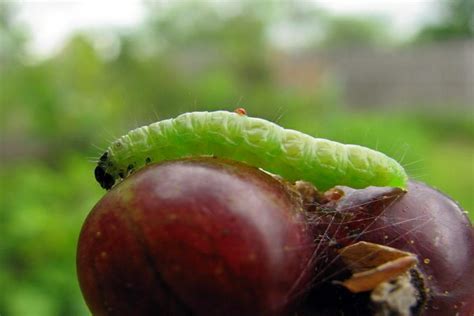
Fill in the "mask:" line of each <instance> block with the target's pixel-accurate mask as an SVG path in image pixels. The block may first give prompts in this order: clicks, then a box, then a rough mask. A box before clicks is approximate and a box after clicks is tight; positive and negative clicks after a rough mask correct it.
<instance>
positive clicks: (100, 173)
mask: <svg viewBox="0 0 474 316" xmlns="http://www.w3.org/2000/svg"><path fill="white" fill-rule="evenodd" d="M108 166H109V159H108V153H107V152H105V153H104V154H103V155H102V156H101V157H100V159H99V163H98V164H97V167H95V170H94V175H95V179H96V180H97V182H99V184H100V186H101V187H103V188H104V189H106V190H109V189H111V188H112V187H113V186H114V184H115V178H114V176H112V175H111V174H110V173H108V172H107V167H108Z"/></svg>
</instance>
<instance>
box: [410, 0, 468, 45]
mask: <svg viewBox="0 0 474 316" xmlns="http://www.w3.org/2000/svg"><path fill="white" fill-rule="evenodd" d="M439 11H440V12H439V14H440V20H439V21H438V22H437V23H435V24H430V25H427V26H425V27H424V28H422V29H421V30H420V32H419V33H418V34H417V36H416V37H415V39H416V40H417V41H419V42H431V41H443V40H450V39H468V38H470V39H473V38H474V1H472V0H442V1H441V2H440V4H439Z"/></svg>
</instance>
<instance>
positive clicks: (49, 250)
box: [0, 6, 474, 316]
mask: <svg viewBox="0 0 474 316" xmlns="http://www.w3.org/2000/svg"><path fill="white" fill-rule="evenodd" d="M193 8H195V7H193ZM0 9H1V8H0ZM195 9H196V8H195ZM198 10H202V11H203V12H204V13H202V12H201V13H202V14H201V15H198V14H196V16H201V21H200V20H199V19H198V18H196V19H197V20H198V21H194V22H193V23H194V24H193V23H191V24H189V25H188V24H186V25H188V27H187V28H185V29H183V27H182V25H181V24H180V23H181V22H182V21H186V17H187V16H189V11H188V8H185V9H182V8H181V9H179V8H178V9H173V10H171V12H168V13H166V12H165V13H163V12H160V14H157V15H156V17H153V18H150V19H149V20H147V21H146V23H145V25H144V26H143V29H140V30H137V31H136V32H131V33H130V34H120V33H113V34H108V36H115V38H116V40H117V41H118V42H119V43H120V50H119V52H118V54H117V55H116V56H114V57H113V58H111V57H110V56H109V57H107V56H105V57H104V56H103V55H101V53H100V51H99V50H98V49H97V48H96V47H95V46H94V39H93V38H92V39H91V38H90V37H89V36H88V35H77V36H75V37H74V38H72V39H70V40H69V42H68V43H67V44H66V46H65V48H64V49H63V50H62V51H61V52H60V53H59V54H57V55H55V56H53V57H52V58H50V59H48V60H45V61H42V62H40V63H31V62H28V58H27V57H28V56H27V55H28V54H27V52H26V48H25V47H26V46H25V45H26V42H24V37H23V36H19V35H18V34H19V30H18V29H16V28H14V27H13V26H11V25H10V24H8V23H3V24H0V25H1V28H0V35H1V36H3V39H4V41H3V42H2V41H0V45H3V46H0V48H2V49H1V50H0V119H1V122H0V123H1V124H0V128H1V130H0V135H1V151H2V152H1V159H2V164H1V167H0V218H1V220H0V232H1V238H0V292H1V294H0V314H1V315H2V316H5V315H8V316H9V315H13V316H15V315H18V316H23V315H26V316H29V315H48V316H49V315H87V314H88V311H87V309H86V307H85V305H84V302H83V300H82V297H81V294H80V291H79V288H78V284H77V280H76V272H75V251H76V242H77V238H78V235H79V231H80V228H81V225H82V222H83V221H84V219H85V217H86V216H87V214H88V212H89V210H90V209H91V208H92V207H93V205H94V204H95V203H96V202H97V201H98V200H99V199H100V197H101V196H102V195H103V194H104V191H103V190H101V189H100V188H99V186H98V185H97V183H96V182H95V180H94V177H93V169H94V163H91V162H90V160H93V159H97V158H98V157H99V156H100V154H101V152H102V150H103V149H104V148H105V147H106V146H107V145H108V144H109V143H110V141H111V140H113V139H114V138H115V137H117V136H120V135H121V134H123V133H126V132H127V131H128V129H130V128H132V127H137V126H140V125H142V124H148V123H150V122H153V121H155V120H157V119H158V118H159V119H162V118H167V117H173V116H175V115H178V114H180V113H182V112H185V111H194V110H216V109H227V110H233V109H234V108H236V107H240V106H242V107H245V108H246V109H247V111H248V113H249V115H251V116H259V117H264V118H267V119H269V120H272V121H277V122H278V123H279V124H281V125H283V126H284V127H287V128H294V129H298V130H301V131H304V132H307V133H309V134H311V135H314V136H317V137H325V138H330V139H333V140H336V141H341V142H344V143H355V144H361V145H365V146H368V147H371V148H375V149H378V150H381V151H383V152H385V153H387V154H388V155H390V156H392V157H394V158H395V159H398V160H399V161H401V162H402V164H403V165H404V166H405V167H406V168H407V170H408V172H409V174H410V175H411V176H412V177H414V178H416V179H418V180H422V181H426V182H427V183H429V184H431V185H434V186H436V187H437V188H439V189H440V190H441V191H443V192H446V193H447V194H449V195H450V196H452V197H453V198H454V199H455V200H456V201H459V203H460V204H461V205H462V206H463V207H464V208H465V209H466V210H468V211H469V212H470V213H469V216H470V217H471V219H474V213H473V212H472V211H473V210H474V199H473V192H474V180H473V178H474V126H473V117H472V112H469V111H468V112H466V113H463V112H453V111H451V110H450V109H448V107H447V108H446V109H445V111H441V112H430V113H427V112H426V111H423V112H422V111H417V110H410V111H408V110H406V111H403V112H402V111H399V110H396V109H397V107H396V106H394V110H392V111H376V110H372V111H367V110H365V111H362V110H360V109H354V108H349V107H347V106H346V105H345V104H344V102H343V101H342V100H341V91H340V89H339V86H338V84H337V82H323V83H321V84H320V85H319V86H317V87H314V89H310V90H309V91H304V92H302V91H299V90H295V89H290V88H287V87H282V86H281V85H280V84H279V83H278V82H276V81H275V80H274V77H273V75H274V74H273V70H272V69H271V67H270V66H269V60H270V59H269V57H268V54H269V50H270V48H269V46H268V43H266V42H265V41H264V34H265V25H266V23H268V20H267V17H266V16H265V15H261V11H258V10H257V11H256V12H257V13H249V11H248V10H247V9H245V8H244V9H243V10H242V12H241V13H240V14H237V15H235V16H229V17H227V18H224V17H222V16H218V17H216V15H215V14H214V13H212V10H211V11H208V12H207V13H206V10H210V9H209V8H206V7H205V6H198ZM2 12H5V11H2ZM252 12H253V11H252ZM202 19H204V22H206V23H204V22H203V21H202ZM213 19H214V20H213ZM209 21H214V22H215V23H209ZM371 34H372V33H371ZM249 36H250V37H251V40H250V38H249ZM358 36H360V34H359V35H358ZM371 36H372V35H371ZM183 51H186V52H188V53H187V55H186V56H187V57H186V58H190V59H189V60H188V59H186V58H184V57H182V56H181V55H180V54H178V53H180V52H183ZM202 51H205V52H206V53H204V55H208V54H210V55H211V56H214V55H213V54H216V56H218V57H219V58H215V59H212V58H211V59H210V60H209V59H206V58H204V61H203V59H202V56H203V53H202ZM150 52H151V53H150ZM183 58H184V59H183ZM412 108H413V109H416V108H418V107H417V105H416V104H413V107H412ZM99 148H100V149H99Z"/></svg>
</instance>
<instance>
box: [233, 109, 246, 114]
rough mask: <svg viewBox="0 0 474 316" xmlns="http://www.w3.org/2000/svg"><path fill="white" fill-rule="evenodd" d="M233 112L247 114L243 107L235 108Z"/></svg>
mask: <svg viewBox="0 0 474 316" xmlns="http://www.w3.org/2000/svg"><path fill="white" fill-rule="evenodd" d="M234 112H235V113H237V114H239V115H247V111H246V110H245V109H244V108H236V109H235V110H234Z"/></svg>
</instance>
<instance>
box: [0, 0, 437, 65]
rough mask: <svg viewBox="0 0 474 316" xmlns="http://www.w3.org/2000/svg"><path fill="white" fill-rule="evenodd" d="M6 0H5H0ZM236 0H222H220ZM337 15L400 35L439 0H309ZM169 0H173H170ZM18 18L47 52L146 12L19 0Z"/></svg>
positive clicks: (137, 5) (119, 5)
mask: <svg viewBox="0 0 474 316" xmlns="http://www.w3.org/2000/svg"><path fill="white" fill-rule="evenodd" d="M0 1H5V0H0ZM176 1H179V0H176ZM225 1H235V0H223V1H220V2H221V3H222V2H225ZM308 1H311V2H313V3H315V4H316V5H317V6H318V7H320V8H323V9H325V10H327V11H328V12H330V13H333V14H337V15H371V16H379V17H383V18H384V19H386V21H387V23H389V25H391V27H392V29H393V31H394V33H395V34H397V35H398V36H399V37H402V38H403V37H405V36H409V35H411V34H412V33H413V32H414V31H415V30H416V29H417V28H418V27H419V26H420V25H421V24H424V23H425V22H426V21H428V20H429V19H430V18H431V17H430V15H433V14H434V12H435V11H434V10H433V9H434V8H435V6H436V4H437V3H438V1H436V0H418V1H417V0H411V1H408V0H357V1H356V0H319V1H317V0H308ZM168 2H170V1H168ZM16 3H17V4H18V20H19V21H20V22H21V23H22V24H25V25H27V26H28V28H29V29H30V32H31V35H32V41H31V49H32V51H33V52H35V53H36V54H38V55H40V56H48V55H50V54H52V53H54V52H55V51H56V50H57V49H59V48H60V47H61V46H62V44H63V43H64V41H65V40H66V39H67V38H68V36H69V35H70V34H71V33H73V32H75V31H77V30H84V29H97V28H101V27H124V28H127V27H134V26H136V25H138V24H139V23H140V22H141V21H142V19H143V17H144V16H145V14H146V11H145V8H144V6H143V2H142V1H131V0H126V1H118V0H117V1H108V0H101V1H93V0H89V1H86V0H82V1H71V0H69V1H51V0H50V1H46V0H43V1H40V0H29V1H25V0H23V1H16Z"/></svg>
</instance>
